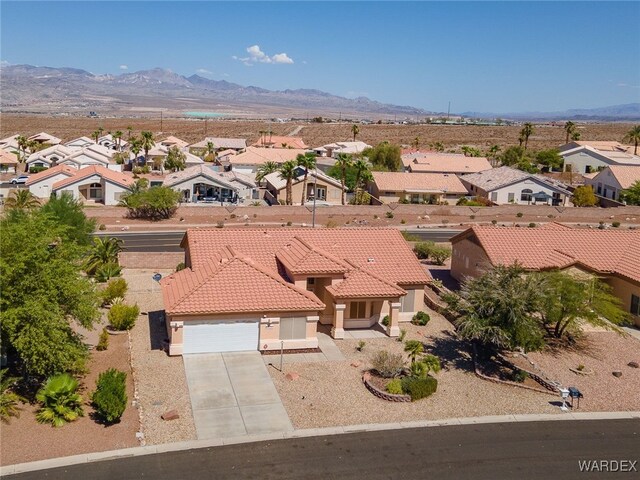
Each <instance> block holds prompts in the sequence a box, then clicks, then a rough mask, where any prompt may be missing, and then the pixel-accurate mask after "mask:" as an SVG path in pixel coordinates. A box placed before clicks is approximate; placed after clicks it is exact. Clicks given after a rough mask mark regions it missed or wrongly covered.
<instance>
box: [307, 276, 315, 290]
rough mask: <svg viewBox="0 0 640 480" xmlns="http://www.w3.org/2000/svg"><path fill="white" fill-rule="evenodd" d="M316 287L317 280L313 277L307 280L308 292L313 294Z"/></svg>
mask: <svg viewBox="0 0 640 480" xmlns="http://www.w3.org/2000/svg"><path fill="white" fill-rule="evenodd" d="M315 287H316V279H315V278H313V277H311V278H307V290H309V291H310V292H313V291H314V290H315Z"/></svg>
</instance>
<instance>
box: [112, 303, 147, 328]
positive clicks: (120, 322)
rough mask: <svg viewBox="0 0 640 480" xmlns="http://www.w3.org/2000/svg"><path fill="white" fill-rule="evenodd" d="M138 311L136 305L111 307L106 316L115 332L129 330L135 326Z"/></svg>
mask: <svg viewBox="0 0 640 480" xmlns="http://www.w3.org/2000/svg"><path fill="white" fill-rule="evenodd" d="M139 314H140V309H139V308H138V306H137V305H126V304H124V303H122V304H119V305H112V306H111V310H109V313H108V314H107V318H108V319H109V323H110V324H111V326H112V327H113V328H115V329H116V330H131V329H132V328H133V326H134V325H135V324H136V320H137V318H138V315H139Z"/></svg>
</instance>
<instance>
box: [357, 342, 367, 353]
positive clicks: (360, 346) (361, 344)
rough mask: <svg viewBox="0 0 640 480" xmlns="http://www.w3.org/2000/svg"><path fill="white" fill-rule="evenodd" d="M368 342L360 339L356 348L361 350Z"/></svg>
mask: <svg viewBox="0 0 640 480" xmlns="http://www.w3.org/2000/svg"><path fill="white" fill-rule="evenodd" d="M366 344H367V342H365V341H364V340H360V341H359V342H358V345H357V346H356V350H357V351H359V352H361V351H362V350H364V346H365V345H366Z"/></svg>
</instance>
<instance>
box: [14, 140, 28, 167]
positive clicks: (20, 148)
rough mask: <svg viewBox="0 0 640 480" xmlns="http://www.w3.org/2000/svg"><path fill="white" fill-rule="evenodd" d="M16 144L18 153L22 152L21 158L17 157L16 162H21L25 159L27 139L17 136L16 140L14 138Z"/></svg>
mask: <svg viewBox="0 0 640 480" xmlns="http://www.w3.org/2000/svg"><path fill="white" fill-rule="evenodd" d="M16 142H17V143H18V152H22V157H21V156H20V155H18V161H20V162H23V161H24V159H25V158H26V157H27V147H28V146H29V140H27V137H25V136H23V135H19V136H18V138H16Z"/></svg>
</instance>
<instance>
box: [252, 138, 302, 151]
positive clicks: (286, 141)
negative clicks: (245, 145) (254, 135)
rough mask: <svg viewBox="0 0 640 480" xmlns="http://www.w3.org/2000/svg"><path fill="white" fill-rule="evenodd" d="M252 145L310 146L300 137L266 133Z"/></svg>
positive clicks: (275, 146)
mask: <svg viewBox="0 0 640 480" xmlns="http://www.w3.org/2000/svg"><path fill="white" fill-rule="evenodd" d="M252 146H254V147H273V148H302V149H305V148H308V147H307V144H306V143H304V140H302V139H301V138H300V137H276V136H275V135H271V136H269V135H266V136H265V137H263V138H259V139H258V140H257V141H256V142H255V143H254V144H253V145H252Z"/></svg>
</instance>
